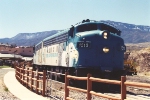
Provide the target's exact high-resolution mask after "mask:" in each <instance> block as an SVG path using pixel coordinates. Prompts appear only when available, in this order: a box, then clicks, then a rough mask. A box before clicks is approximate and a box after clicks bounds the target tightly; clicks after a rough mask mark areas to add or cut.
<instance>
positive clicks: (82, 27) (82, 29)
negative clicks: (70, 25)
mask: <svg viewBox="0 0 150 100" xmlns="http://www.w3.org/2000/svg"><path fill="white" fill-rule="evenodd" d="M92 30H97V24H84V25H80V26H78V27H77V29H76V31H77V32H85V31H92Z"/></svg>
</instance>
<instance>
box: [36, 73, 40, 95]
mask: <svg viewBox="0 0 150 100" xmlns="http://www.w3.org/2000/svg"><path fill="white" fill-rule="evenodd" d="M38 80H39V73H38V70H37V76H36V93H37V94H38V89H37V88H38V87H39V81H38Z"/></svg>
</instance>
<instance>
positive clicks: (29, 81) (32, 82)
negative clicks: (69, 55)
mask: <svg viewBox="0 0 150 100" xmlns="http://www.w3.org/2000/svg"><path fill="white" fill-rule="evenodd" d="M15 76H16V78H17V80H18V81H19V82H20V83H21V84H23V85H24V86H26V87H27V88H30V89H31V90H32V91H35V92H36V93H37V94H38V93H39V91H41V92H42V96H45V86H46V77H47V76H46V70H44V71H43V72H38V71H33V70H32V69H29V68H27V69H23V68H19V67H16V75H15ZM39 77H41V78H39ZM69 79H75V80H85V81H87V89H80V88H75V87H71V86H69ZM92 82H101V83H109V84H117V85H120V86H121V97H120V98H117V97H112V96H108V95H104V94H100V93H96V92H94V91H92ZM39 83H41V84H42V87H41V88H40V87H39ZM127 86H136V87H144V88H150V84H147V83H139V82H126V77H125V76H122V77H121V81H117V80H108V79H100V78H94V77H91V74H88V75H87V77H76V76H71V75H68V72H66V73H65V100H73V99H72V98H70V97H69V90H70V89H72V90H77V91H80V92H84V93H87V100H91V96H92V95H95V96H99V97H103V98H107V99H111V100H125V99H126V87H127Z"/></svg>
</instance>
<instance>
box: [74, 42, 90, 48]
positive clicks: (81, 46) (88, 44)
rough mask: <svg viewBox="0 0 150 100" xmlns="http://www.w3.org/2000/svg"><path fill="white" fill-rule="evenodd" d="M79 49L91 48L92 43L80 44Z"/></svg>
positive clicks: (78, 44)
mask: <svg viewBox="0 0 150 100" xmlns="http://www.w3.org/2000/svg"><path fill="white" fill-rule="evenodd" d="M77 47H78V48H89V47H90V42H78V43H77Z"/></svg>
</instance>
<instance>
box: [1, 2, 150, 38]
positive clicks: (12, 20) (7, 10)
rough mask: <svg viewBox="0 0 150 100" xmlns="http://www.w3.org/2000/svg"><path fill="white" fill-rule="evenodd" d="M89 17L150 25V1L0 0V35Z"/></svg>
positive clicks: (55, 26) (60, 26) (45, 28)
mask: <svg viewBox="0 0 150 100" xmlns="http://www.w3.org/2000/svg"><path fill="white" fill-rule="evenodd" d="M87 18H88V19H92V20H112V21H117V22H125V23H130V24H136V25H146V26H150V1H149V0H0V38H5V37H9V38H11V37H13V36H15V35H17V34H18V33H34V32H42V31H50V30H60V29H66V28H69V27H70V26H71V25H74V24H76V23H78V22H80V21H82V20H83V19H87Z"/></svg>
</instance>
